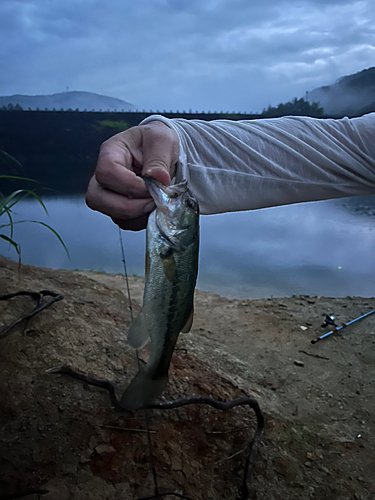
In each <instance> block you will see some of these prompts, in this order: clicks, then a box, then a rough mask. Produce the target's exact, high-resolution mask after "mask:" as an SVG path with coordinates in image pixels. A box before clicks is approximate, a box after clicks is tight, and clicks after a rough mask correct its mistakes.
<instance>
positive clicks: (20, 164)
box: [0, 149, 23, 168]
mask: <svg viewBox="0 0 375 500" xmlns="http://www.w3.org/2000/svg"><path fill="white" fill-rule="evenodd" d="M1 156H3V157H4V158H5V159H6V160H10V161H11V162H13V163H15V164H16V165H17V166H18V167H21V168H23V166H22V163H20V162H19V161H18V160H16V159H15V158H14V156H12V155H10V154H8V153H6V152H5V151H3V150H2V149H0V158H1Z"/></svg>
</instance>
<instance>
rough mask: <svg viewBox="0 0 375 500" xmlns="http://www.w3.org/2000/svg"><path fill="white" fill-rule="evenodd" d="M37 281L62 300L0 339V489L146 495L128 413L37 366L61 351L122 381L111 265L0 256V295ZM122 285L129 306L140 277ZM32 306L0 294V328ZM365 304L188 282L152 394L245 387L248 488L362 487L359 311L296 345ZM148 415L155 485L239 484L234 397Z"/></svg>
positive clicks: (147, 477) (335, 493)
mask: <svg viewBox="0 0 375 500" xmlns="http://www.w3.org/2000/svg"><path fill="white" fill-rule="evenodd" d="M42 289H52V290H55V291H56V292H59V293H62V294H63V295H64V300H62V301H61V302H57V303H55V304H54V305H53V306H51V307H50V308H49V309H46V310H45V311H43V312H42V313H40V314H39V315H37V316H36V317H35V318H33V319H32V320H31V321H30V322H29V323H28V324H27V325H21V326H19V327H16V328H15V329H14V331H13V332H12V333H11V334H10V335H9V336H7V337H6V338H4V339H0V342H1V343H2V346H1V347H2V349H1V350H0V381H1V382H0V442H1V448H0V500H5V499H11V498H25V499H26V500H36V499H43V500H70V499H73V500H90V499H92V500H109V499H116V500H117V499H118V500H128V499H129V500H138V499H141V498H154V497H153V495H154V482H153V476H152V474H151V472H150V466H149V453H148V446H147V434H146V433H145V432H144V431H145V422H144V414H143V412H142V411H141V412H135V413H130V412H126V413H118V412H116V411H114V409H113V408H111V403H110V400H109V397H108V394H107V393H106V392H105V391H103V390H101V389H97V388H93V387H89V386H88V385H87V384H83V383H81V382H79V381H77V380H72V379H69V378H66V377H65V376H62V375H51V374H47V373H46V370H47V369H48V368H50V367H52V366H56V365H62V364H70V365H71V366H73V367H74V368H75V369H78V370H80V371H82V372H84V373H90V374H93V375H95V376H97V377H101V378H106V379H111V380H115V381H116V384H117V385H118V388H119V390H120V391H121V390H123V389H124V387H126V385H127V383H128V382H129V380H130V379H131V377H132V376H133V375H134V373H135V371H136V363H135V355H134V352H133V351H132V350H131V349H130V348H129V347H128V346H127V344H126V331H127V329H128V328H129V325H130V314H129V308H128V302H127V299H126V295H125V292H126V290H125V283H124V279H123V277H122V276H114V275H106V274H100V273H91V272H90V273H83V272H78V271H77V272H70V271H54V270H50V269H40V268H34V267H31V266H22V270H21V273H20V274H19V273H18V271H17V265H16V264H15V263H13V262H10V261H8V260H6V259H1V260H0V295H3V294H5V293H10V292H14V291H17V290H35V291H39V290H42ZM130 289H131V295H132V300H133V306H134V309H135V311H137V310H139V306H140V304H141V302H142V291H143V282H142V279H140V278H136V277H132V278H130ZM33 305H34V303H33V301H32V300H31V299H30V298H27V297H19V298H14V299H11V300H8V301H0V331H1V330H2V329H3V328H4V327H5V326H6V325H7V324H9V323H11V322H12V321H14V320H15V319H17V318H18V317H19V316H21V315H22V314H24V313H25V312H28V311H29V310H30V309H32V308H33ZM372 309H375V299H374V298H368V299H366V298H358V297H346V298H327V297H307V296H294V297H291V298H272V299H260V300H228V299H226V298H223V297H220V296H218V295H215V294H211V293H206V292H200V291H197V293H196V299H195V320H194V324H193V328H192V331H191V332H190V333H188V334H181V335H180V338H179V341H178V344H177V349H176V351H175V353H174V356H173V360H172V365H171V369H170V382H169V385H168V388H167V390H166V391H165V393H164V394H163V396H162V400H165V401H168V400H172V399H177V398H179V397H182V396H189V395H194V394H195V395H204V396H211V397H213V398H215V399H219V400H222V401H227V400H230V399H233V398H236V397H240V396H244V395H251V396H253V397H255V398H256V399H257V400H258V402H259V404H260V407H261V409H262V411H263V413H264V416H265V419H266V429H265V435H264V438H263V440H262V444H261V447H260V450H259V453H258V456H257V461H256V465H255V470H254V474H253V481H252V486H253V488H254V490H255V491H256V498H257V499H262V500H274V499H280V500H281V499H282V500H286V499H291V500H294V499H301V498H302V499H314V500H333V499H340V500H344V499H345V500H346V499H348V500H349V499H358V500H362V499H363V500H370V499H373V498H374V497H375V480H374V470H375V437H374V436H375V432H374V431H375V411H374V410H375V408H374V402H375V395H374V383H375V363H374V362H375V352H374V344H375V314H374V315H373V316H370V317H369V318H367V319H365V320H363V321H362V322H359V323H357V324H356V326H355V328H353V327H348V328H346V329H344V330H343V331H342V332H341V333H340V334H339V333H338V334H335V335H332V336H330V337H329V338H327V339H325V340H323V341H322V342H319V343H317V344H316V345H312V344H311V343H310V341H311V339H313V338H315V337H317V336H319V335H321V334H322V333H324V332H325V331H326V330H323V329H322V328H321V327H320V325H321V323H322V322H323V320H324V316H325V314H327V313H333V314H334V315H335V316H336V318H337V322H338V323H339V324H341V323H344V322H348V321H350V320H351V319H353V318H355V317H357V316H359V315H361V314H364V313H366V312H368V311H370V310H372ZM145 356H146V353H143V357H145ZM149 424H150V429H151V440H152V455H153V460H154V464H155V469H156V476H157V481H158V485H159V490H160V491H161V492H166V491H170V492H175V493H178V494H180V495H182V496H180V498H183V497H187V498H191V499H193V500H203V499H204V500H206V499H208V500H211V499H212V500H216V499H217V500H219V499H220V500H222V499H225V500H232V499H233V500H235V499H238V498H240V494H239V488H240V485H241V477H242V467H243V462H244V453H243V452H242V450H244V448H245V447H246V444H247V442H248V441H249V439H251V436H252V435H253V433H254V429H255V417H254V415H253V413H252V412H251V411H249V409H246V408H238V409H233V410H230V411H228V412H218V411H215V410H213V409H210V408H208V407H203V406H200V407H198V406H191V407H187V408H181V409H176V410H172V411H169V412H165V411H164V412H162V411H156V410H153V411H150V412H149ZM38 490H39V491H41V493H36V491H38ZM163 498H167V499H173V498H176V497H175V496H172V495H169V496H165V497H163Z"/></svg>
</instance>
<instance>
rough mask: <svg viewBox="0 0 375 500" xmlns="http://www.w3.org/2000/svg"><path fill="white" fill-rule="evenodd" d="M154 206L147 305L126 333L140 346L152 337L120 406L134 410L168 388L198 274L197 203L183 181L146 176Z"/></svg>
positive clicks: (189, 320)
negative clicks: (169, 183)
mask: <svg viewBox="0 0 375 500" xmlns="http://www.w3.org/2000/svg"><path fill="white" fill-rule="evenodd" d="M145 182H146V186H147V188H148V190H149V192H150V194H151V196H152V197H153V199H154V201H155V204H156V210H154V211H153V212H152V213H151V214H150V217H149V220H148V224H147V230H146V269H145V290H144V296H143V307H142V310H141V311H140V313H139V315H138V316H137V317H136V318H135V320H134V322H133V324H132V326H131V328H130V330H129V334H128V342H129V344H130V345H131V346H132V347H134V348H136V349H140V348H142V347H144V346H145V345H146V344H147V342H148V340H149V338H150V339H151V347H150V356H149V359H148V362H147V364H146V366H145V367H144V368H141V370H140V371H139V373H138V374H137V375H136V376H135V377H134V378H133V380H132V381H131V382H130V384H129V386H128V387H127V388H126V390H125V392H124V394H123V396H122V398H121V406H122V407H123V408H125V409H132V410H135V409H137V408H141V407H143V406H146V405H147V404H150V403H151V402H152V401H153V399H154V398H156V397H157V396H159V395H160V394H161V392H162V391H163V390H164V388H165V385H166V383H167V380H168V370H169V365H170V361H171V357H172V354H173V351H174V347H175V344H176V341H177V338H178V335H179V333H180V332H181V331H189V330H190V327H191V323H192V318H193V298H194V289H195V283H196V278H197V272H198V251H199V207H198V203H197V201H196V199H195V197H194V195H193V194H192V193H191V192H190V191H189V190H188V188H187V182H186V181H184V182H182V183H180V184H176V185H174V186H163V185H162V184H160V183H159V182H157V181H155V180H154V179H152V178H151V177H146V178H145Z"/></svg>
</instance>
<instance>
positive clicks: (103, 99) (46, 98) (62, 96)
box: [0, 90, 136, 111]
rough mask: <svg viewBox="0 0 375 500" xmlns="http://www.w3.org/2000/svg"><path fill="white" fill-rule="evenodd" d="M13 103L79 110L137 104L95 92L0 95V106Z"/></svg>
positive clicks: (130, 107)
mask: <svg viewBox="0 0 375 500" xmlns="http://www.w3.org/2000/svg"><path fill="white" fill-rule="evenodd" d="M8 104H12V105H13V106H15V105H16V104H19V105H20V106H21V108H22V109H25V110H27V109H29V108H30V109H36V108H39V109H40V110H42V111H44V110H45V109H48V110H52V109H56V110H57V111H59V110H61V109H64V110H67V109H73V110H76V109H77V108H78V109H79V111H84V110H86V111H122V110H124V111H134V110H135V109H136V106H134V104H130V103H129V102H126V101H122V100H121V99H116V98H115V97H108V96H105V95H100V94H93V93H92V92H80V91H76V90H74V91H71V92H61V93H59V94H52V95H20V94H15V95H11V96H0V108H1V107H2V106H4V105H5V106H8Z"/></svg>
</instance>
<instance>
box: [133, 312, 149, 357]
mask: <svg viewBox="0 0 375 500" xmlns="http://www.w3.org/2000/svg"><path fill="white" fill-rule="evenodd" d="M149 339H150V332H149V330H148V328H147V322H146V318H145V314H144V312H143V309H142V310H141V312H140V313H139V314H138V316H137V317H136V318H135V320H134V321H133V323H132V324H131V326H130V329H129V332H128V342H129V345H131V347H133V348H134V349H142V347H144V346H145V345H146V344H147V342H148V341H149Z"/></svg>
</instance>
